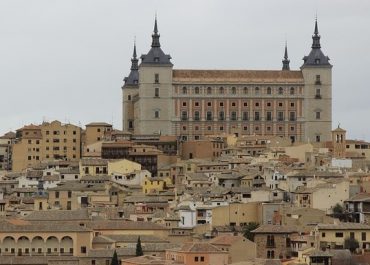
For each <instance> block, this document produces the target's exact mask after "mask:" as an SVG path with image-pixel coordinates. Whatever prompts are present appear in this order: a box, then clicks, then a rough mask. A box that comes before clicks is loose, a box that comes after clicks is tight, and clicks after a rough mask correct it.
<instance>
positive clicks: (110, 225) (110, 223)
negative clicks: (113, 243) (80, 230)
mask: <svg viewBox="0 0 370 265" xmlns="http://www.w3.org/2000/svg"><path fill="white" fill-rule="evenodd" d="M87 227H90V228H92V229H94V230H116V229H121V230H166V229H167V228H166V227H165V226H162V225H159V224H155V223H152V222H133V221H125V220H119V221H116V220H102V221H100V220H99V221H93V222H90V223H87Z"/></svg>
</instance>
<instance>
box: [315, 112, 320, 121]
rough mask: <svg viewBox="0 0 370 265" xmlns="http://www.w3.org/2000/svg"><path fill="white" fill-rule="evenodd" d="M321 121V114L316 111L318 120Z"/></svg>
mask: <svg viewBox="0 0 370 265" xmlns="http://www.w3.org/2000/svg"><path fill="white" fill-rule="evenodd" d="M320 119H321V112H320V111H316V120H320Z"/></svg>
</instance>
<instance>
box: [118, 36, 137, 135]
mask: <svg viewBox="0 0 370 265" xmlns="http://www.w3.org/2000/svg"><path fill="white" fill-rule="evenodd" d="M138 62H139V60H138V59H137V55H136V43H135V44H134V52H133V54H132V59H131V71H130V74H129V75H128V76H127V77H125V78H124V79H123V81H124V82H125V83H124V85H123V86H122V130H123V131H131V132H133V131H134V128H135V124H134V98H135V97H136V95H137V94H138V93H139V66H138Z"/></svg>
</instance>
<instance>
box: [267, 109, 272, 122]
mask: <svg viewBox="0 0 370 265" xmlns="http://www.w3.org/2000/svg"><path fill="white" fill-rule="evenodd" d="M266 120H267V121H272V112H271V111H268V112H266Z"/></svg>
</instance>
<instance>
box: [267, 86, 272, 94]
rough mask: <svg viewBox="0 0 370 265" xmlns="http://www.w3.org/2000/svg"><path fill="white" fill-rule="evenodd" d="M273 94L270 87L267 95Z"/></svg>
mask: <svg viewBox="0 0 370 265" xmlns="http://www.w3.org/2000/svg"><path fill="white" fill-rule="evenodd" d="M271 94H272V93H271V87H268V88H267V95H271Z"/></svg>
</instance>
